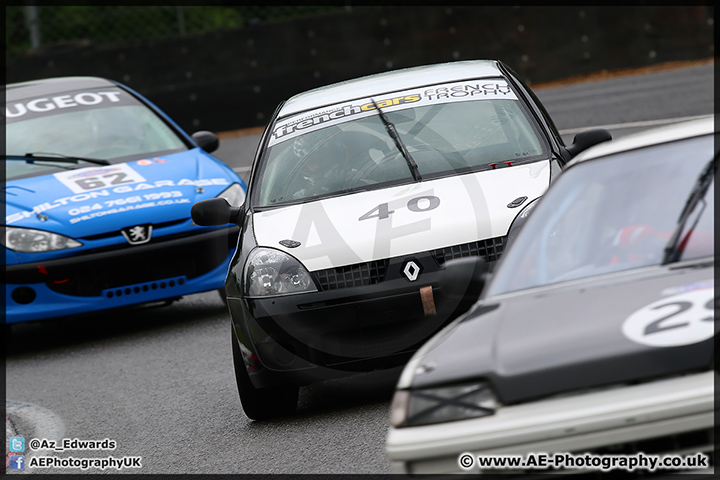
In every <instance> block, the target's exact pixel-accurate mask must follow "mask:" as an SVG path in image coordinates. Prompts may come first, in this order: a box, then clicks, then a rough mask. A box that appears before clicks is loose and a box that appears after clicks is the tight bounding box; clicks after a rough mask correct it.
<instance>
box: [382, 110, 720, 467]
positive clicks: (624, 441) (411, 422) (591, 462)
mask: <svg viewBox="0 0 720 480" xmlns="http://www.w3.org/2000/svg"><path fill="white" fill-rule="evenodd" d="M714 132H715V126H714V118H707V119H704V120H700V121H694V122H690V123H686V124H682V125H674V126H668V127H664V128H662V129H658V130H655V131H647V132H644V133H641V134H636V135H634V136H627V137H625V138H621V139H619V140H614V141H612V142H608V143H605V144H602V145H599V146H597V147H595V148H593V149H590V150H588V151H587V152H584V153H582V154H581V155H579V156H578V157H576V158H575V159H574V160H573V161H572V162H570V163H569V164H568V165H567V168H566V169H565V170H564V171H563V173H562V175H560V177H559V178H558V180H557V181H556V182H554V183H553V185H552V187H551V188H550V189H549V190H548V192H547V193H546V194H545V195H544V196H543V198H542V200H541V201H540V202H538V206H537V207H536V208H535V209H534V211H533V213H532V215H531V217H530V218H529V219H528V221H527V222H526V223H525V224H524V226H523V229H522V231H520V232H519V234H518V236H517V237H516V238H515V240H514V241H513V244H512V248H510V249H509V250H508V251H507V253H506V254H505V255H504V256H503V259H502V260H501V261H500V262H499V264H498V265H497V268H496V269H495V271H494V272H493V274H492V275H491V277H490V279H489V282H485V283H487V285H486V286H485V289H484V290H483V293H482V295H481V297H480V299H479V300H478V301H477V303H475V305H474V306H473V307H472V308H471V309H470V311H469V312H467V313H465V314H464V315H462V316H461V317H459V318H458V319H457V320H455V321H453V322H452V323H451V324H450V325H448V326H447V327H446V328H445V329H443V330H442V331H441V332H439V333H438V334H437V335H436V336H434V337H433V338H432V339H431V340H430V341H429V342H428V343H427V344H425V345H424V346H423V347H422V348H421V349H420V350H419V351H418V352H417V353H416V355H415V356H414V357H413V358H412V359H411V360H410V362H409V363H408V364H407V365H406V367H405V369H404V370H403V373H402V375H401V377H400V380H399V382H398V388H397V391H396V394H395V397H394V399H393V406H392V411H391V419H390V423H391V428H390V430H389V434H388V437H387V444H386V448H387V454H388V456H389V458H390V460H391V464H392V469H393V471H394V472H398V473H401V472H402V473H410V474H419V473H451V472H463V471H467V472H483V473H488V472H493V471H501V469H502V467H503V462H504V466H505V469H502V471H504V472H509V471H513V472H520V473H522V472H533V473H548V472H549V471H551V469H553V471H555V472H556V473H557V471H558V470H562V471H564V472H586V473H589V470H588V469H596V470H601V471H606V472H611V474H612V473H623V472H622V471H621V470H625V471H634V472H635V473H648V472H649V471H658V470H659V471H665V470H675V471H677V470H681V469H683V468H686V469H691V468H700V469H701V471H703V472H707V471H708V468H712V456H713V452H714V436H713V429H714V421H713V420H714V398H715V396H714V381H715V380H717V371H716V370H715V369H714V367H715V363H714V341H713V340H714V335H715V332H716V330H717V326H716V324H715V310H716V308H717V303H718V302H717V297H716V295H715V288H714V265H715V262H714V260H715V249H714V238H715V237H714V201H713V199H714V178H715V175H716V172H717V162H718V144H717V143H716V142H714V138H713V137H716V136H717V133H714ZM476 263H481V262H477V261H475V260H474V259H460V260H455V261H452V262H448V263H447V265H446V270H445V271H444V273H445V274H446V275H447V276H448V277H447V278H446V279H445V281H447V282H449V283H462V282H463V281H466V282H468V283H469V284H471V285H472V284H477V283H482V282H483V281H484V280H483V278H484V276H483V275H482V274H481V273H482V268H481V266H480V267H479V266H478V265H477V264H476ZM463 279H465V280H463ZM441 284H443V282H441ZM473 288H474V289H477V288H479V287H478V286H477V285H475V286H474V287H473ZM641 458H644V459H645V463H643V464H638V463H632V462H640V461H641ZM652 459H655V460H656V462H670V463H655V464H653V463H652ZM510 462H513V463H510ZM511 466H512V470H510V467H511Z"/></svg>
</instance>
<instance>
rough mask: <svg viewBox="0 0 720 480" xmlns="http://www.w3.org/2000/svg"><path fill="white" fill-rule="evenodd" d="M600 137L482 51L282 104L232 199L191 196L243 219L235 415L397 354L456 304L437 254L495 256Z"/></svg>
mask: <svg viewBox="0 0 720 480" xmlns="http://www.w3.org/2000/svg"><path fill="white" fill-rule="evenodd" d="M609 137H610V134H609V133H608V132H607V131H605V130H591V131H586V132H581V133H580V134H578V136H577V137H576V139H575V142H574V143H573V145H570V146H569V147H567V148H566V147H565V146H564V145H563V143H562V141H561V139H560V136H559V135H558V132H557V131H556V129H555V128H554V126H553V124H552V121H551V120H550V118H549V117H548V115H547V114H546V112H545V110H544V109H543V107H542V106H541V105H540V103H539V102H538V101H537V99H536V98H535V96H534V95H533V93H532V92H531V91H530V90H529V89H528V88H527V87H526V86H525V85H523V84H522V83H521V81H520V80H519V79H518V78H517V76H516V75H514V74H512V73H511V72H510V71H509V70H508V69H507V67H506V66H504V65H503V64H502V63H500V62H496V61H469V62H456V63H447V64H439V65H431V66H424V67H416V68H409V69H404V70H396V71H391V72H386V73H382V74H377V75H372V76H368V77H363V78H359V79H355V80H351V81H346V82H343V83H338V84H334V85H329V86H326V87H322V88H319V89H315V90H312V91H308V92H305V93H301V94H299V95H296V96H294V97H292V98H290V99H289V100H287V101H286V102H284V103H282V104H281V105H280V106H279V108H278V109H277V111H276V112H275V114H274V116H273V118H272V119H271V121H270V122H269V124H268V126H267V128H266V130H265V132H264V134H263V136H262V139H261V142H260V146H259V148H258V152H257V154H256V158H255V162H254V166H253V169H252V173H251V178H250V181H249V182H248V199H247V201H246V202H245V203H244V204H243V206H242V208H236V207H230V206H228V204H227V202H225V201H224V200H222V199H216V200H212V201H204V202H199V203H197V204H195V205H194V206H193V219H194V220H195V222H196V223H198V224H201V225H202V224H204V225H220V224H225V223H227V222H228V221H232V222H234V223H237V224H238V225H241V226H242V228H241V233H240V240H239V242H240V243H239V248H238V251H237V254H236V255H235V257H234V258H233V260H232V262H231V266H230V270H229V273H228V278H227V282H226V292H227V300H228V305H229V309H230V312H231V315H232V320H233V321H232V324H233V333H232V343H233V349H234V353H235V369H236V373H237V382H238V387H239V392H240V398H241V401H242V404H243V408H244V410H245V412H246V414H247V415H248V416H249V417H250V418H254V419H259V418H264V417H268V416H272V415H274V414H280V413H283V412H286V413H287V412H288V411H292V410H294V409H295V408H296V403H297V395H298V385H303V384H309V383H312V382H316V381H321V380H325V379H329V378H333V377H338V376H342V375H348V374H352V373H356V372H362V371H369V370H374V369H380V368H392V367H395V366H401V365H402V364H403V363H404V362H405V361H407V360H408V359H409V357H410V355H411V354H412V352H414V351H415V350H416V349H417V348H418V347H419V346H420V345H421V344H422V343H423V342H424V341H425V340H427V339H428V338H429V336H430V335H432V334H433V333H434V332H436V331H437V330H438V329H439V328H440V327H442V326H443V325H444V324H445V323H446V322H447V321H448V319H449V318H450V314H451V313H452V312H453V311H454V310H456V309H457V308H459V303H458V300H459V299H460V298H461V295H460V296H457V297H456V296H453V295H452V294H451V293H450V292H447V291H446V292H443V291H441V290H440V289H439V288H438V285H437V278H438V274H439V272H440V271H441V269H442V268H443V264H444V263H445V261H446V260H448V259H451V258H455V257H462V256H468V255H473V256H481V257H483V258H485V259H486V260H487V261H488V262H494V261H495V260H496V259H497V258H499V256H500V255H501V253H502V251H503V248H504V245H505V243H506V238H507V236H508V231H509V230H512V229H513V228H517V227H518V225H519V224H520V222H521V221H522V220H521V219H524V217H525V216H526V215H527V213H528V212H529V211H530V209H531V208H532V206H533V205H534V202H535V201H536V200H537V199H538V198H539V197H540V196H541V195H542V194H543V193H544V192H545V190H546V189H547V187H548V185H549V184H550V182H551V180H552V178H553V176H554V175H556V174H557V173H558V172H559V171H560V169H561V167H562V166H563V165H564V164H565V163H566V162H567V161H568V160H569V159H570V158H571V157H572V156H573V155H574V154H576V153H578V152H579V151H580V150H582V149H584V148H587V147H589V146H590V145H592V144H594V143H599V142H601V141H604V140H607V139H609ZM513 225H514V226H513ZM478 293H479V292H478ZM468 307H469V305H467V306H464V307H463V308H464V309H466V308H468Z"/></svg>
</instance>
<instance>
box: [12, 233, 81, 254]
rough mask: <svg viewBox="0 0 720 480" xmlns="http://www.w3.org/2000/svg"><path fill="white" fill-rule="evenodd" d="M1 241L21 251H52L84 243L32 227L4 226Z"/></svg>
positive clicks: (16, 250)
mask: <svg viewBox="0 0 720 480" xmlns="http://www.w3.org/2000/svg"><path fill="white" fill-rule="evenodd" d="M4 230H5V235H3V236H2V240H1V241H0V243H2V244H3V246H4V247H5V248H7V249H9V250H13V251H15V252H21V253H37V252H51V251H54V250H65V249H67V248H75V247H80V246H82V243H80V242H78V241H76V240H73V239H72V238H69V237H65V236H63V235H58V234H57V233H52V232H46V231H44V230H34V229H32V228H17V227H4Z"/></svg>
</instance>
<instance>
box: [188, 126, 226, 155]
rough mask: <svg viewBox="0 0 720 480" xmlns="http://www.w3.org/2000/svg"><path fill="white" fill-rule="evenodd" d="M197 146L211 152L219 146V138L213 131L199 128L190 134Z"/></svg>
mask: <svg viewBox="0 0 720 480" xmlns="http://www.w3.org/2000/svg"><path fill="white" fill-rule="evenodd" d="M191 137H192V139H193V140H195V143H197V144H198V147H200V148H202V149H203V150H205V151H206V152H207V153H212V152H214V151H215V150H217V149H218V147H219V146H220V139H219V138H218V136H217V135H215V134H214V133H213V132H209V131H207V130H200V131H199V132H195V133H193V134H192V135H191Z"/></svg>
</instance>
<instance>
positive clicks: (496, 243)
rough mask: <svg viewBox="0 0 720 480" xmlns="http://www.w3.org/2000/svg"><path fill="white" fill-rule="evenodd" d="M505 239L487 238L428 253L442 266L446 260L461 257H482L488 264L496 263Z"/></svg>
mask: <svg viewBox="0 0 720 480" xmlns="http://www.w3.org/2000/svg"><path fill="white" fill-rule="evenodd" d="M506 238H507V237H504V236H503V237H495V238H488V239H486V240H480V241H477V242H470V243H463V244H462V245H453V246H451V247H445V248H438V249H437V250H432V251H431V252H430V253H431V254H432V256H433V257H435V260H436V261H437V263H438V265H443V264H444V263H445V262H447V261H448V260H452V259H455V258H463V257H484V258H485V260H487V262H488V263H491V262H496V261H497V260H498V259H499V258H500V255H502V253H503V249H504V247H505V241H506Z"/></svg>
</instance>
